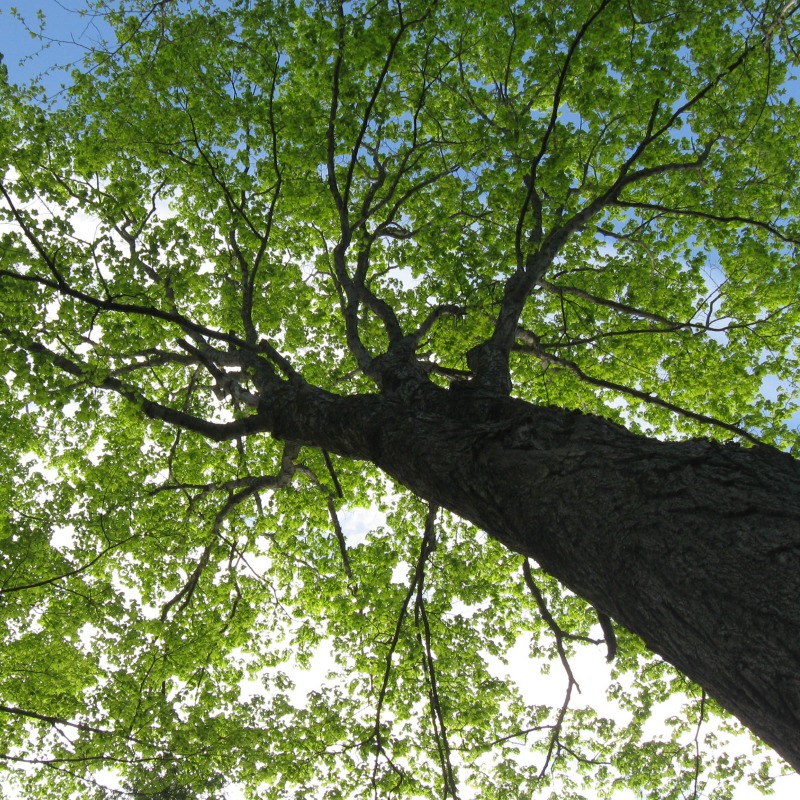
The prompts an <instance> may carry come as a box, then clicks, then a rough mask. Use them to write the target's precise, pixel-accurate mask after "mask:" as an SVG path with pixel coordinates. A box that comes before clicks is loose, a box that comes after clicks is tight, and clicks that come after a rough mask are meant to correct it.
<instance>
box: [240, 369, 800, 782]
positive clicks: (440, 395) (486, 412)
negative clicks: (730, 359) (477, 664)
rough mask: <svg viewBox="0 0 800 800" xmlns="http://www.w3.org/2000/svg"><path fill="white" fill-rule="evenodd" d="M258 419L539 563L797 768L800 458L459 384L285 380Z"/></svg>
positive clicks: (251, 425)
mask: <svg viewBox="0 0 800 800" xmlns="http://www.w3.org/2000/svg"><path fill="white" fill-rule="evenodd" d="M267 395H268V397H267V396H262V404H261V406H260V408H259V412H258V413H257V414H256V415H255V416H254V417H251V418H250V420H249V422H248V429H249V430H250V431H255V430H269V431H271V432H272V433H273V434H274V435H276V436H278V437H280V438H284V439H288V440H295V441H298V442H302V443H307V444H310V445H314V446H318V447H325V448H327V449H329V450H331V451H334V452H336V453H339V454H340V455H342V456H347V457H350V458H355V459H364V460H368V461H371V462H373V463H375V464H376V465H378V466H379V467H381V468H382V469H384V470H385V471H386V472H387V473H388V474H389V475H391V476H392V477H393V478H395V479H397V480H398V481H400V482H401V483H402V484H404V485H405V486H407V487H409V488H410V489H412V490H413V491H415V492H416V493H418V494H419V495H420V496H421V497H423V498H425V499H427V500H431V501H435V502H436V503H438V504H441V505H443V506H445V507H447V508H449V509H450V510H451V511H453V512H455V513H457V514H459V515H460V516H462V517H464V518H465V519H468V520H470V521H471V522H473V523H474V524H475V525H477V526H478V527H480V528H481V529H483V530H484V531H486V532H487V533H488V534H489V535H491V536H493V537H494V538H496V539H497V540H499V541H500V542H502V543H503V544H504V545H506V546H507V547H509V548H511V549H512V550H515V551H517V552H519V553H521V554H523V555H526V556H529V557H531V558H533V559H535V560H536V561H537V562H538V563H539V564H540V565H541V566H542V567H543V568H544V569H545V570H547V571H548V572H549V573H550V574H552V575H553V576H555V577H556V578H557V579H559V580H560V581H562V582H563V583H564V584H565V585H566V586H568V587H569V588H570V589H572V590H573V591H574V592H576V593H577V594H579V595H581V596H582V597H584V598H585V599H586V600H588V601H589V602H591V603H592V604H593V605H594V606H595V607H596V608H598V609H599V610H601V611H604V612H606V613H607V614H609V615H610V616H611V617H612V618H613V619H615V620H616V621H617V622H618V623H620V624H621V625H624V626H625V627H626V628H628V629H629V630H631V631H633V632H635V633H636V634H638V635H639V636H641V637H642V638H643V639H644V641H645V642H646V644H647V646H648V647H649V648H651V649H652V650H653V651H654V652H655V653H658V654H659V655H660V656H662V657H663V658H664V659H666V660H667V661H669V662H670V663H672V664H673V665H674V666H676V667H677V668H678V669H679V670H681V671H682V672H683V673H685V674H686V675H687V676H689V677H690V678H691V679H693V680H694V681H696V682H697V683H699V684H700V685H701V686H703V687H704V688H705V689H706V690H707V691H708V693H709V694H710V695H711V696H712V697H714V698H715V699H716V700H717V701H718V702H719V703H720V704H721V705H722V706H723V707H725V708H726V709H727V710H728V711H730V712H731V713H733V714H734V715H736V716H737V717H738V718H739V719H740V720H741V721H742V722H743V723H744V724H745V725H746V726H748V727H749V728H750V729H751V730H752V731H754V732H755V733H756V734H757V735H758V736H760V737H761V738H762V739H763V740H764V741H765V742H767V743H768V744H769V745H771V746H772V747H773V748H774V749H775V750H776V751H777V752H778V753H779V754H780V755H781V756H783V758H785V759H786V760H787V761H788V762H789V763H790V764H791V765H792V766H793V767H794V768H795V769H798V770H800V465H798V464H797V463H796V462H795V461H794V460H793V459H792V458H790V457H789V456H787V455H784V454H781V453H779V452H777V451H773V450H772V449H770V448H766V447H764V448H761V447H754V448H743V447H739V446H738V445H734V444H728V445H722V444H718V443H714V442H710V441H705V440H692V441H686V442H678V443H675V442H662V441H657V440H651V439H647V438H645V437H641V436H637V435H635V434H632V433H630V432H629V431H627V430H625V429H624V428H622V427H620V426H618V425H615V424H613V423H611V422H608V421H606V420H602V419H599V418H596V417H592V416H586V415H583V414H580V413H578V412H573V411H566V410H563V409H557V408H550V407H538V406H533V405H530V404H528V403H525V402H523V401H521V400H516V399H511V398H507V397H492V396H488V395H486V394H482V393H481V392H480V391H475V390H470V389H469V388H462V389H460V390H457V389H451V390H449V391H446V390H443V389H439V388H436V387H434V386H432V385H430V384H422V385H418V386H417V388H416V390H414V391H409V392H407V393H406V394H405V396H403V397H402V398H401V397H400V396H391V395H388V396H387V395H386V394H375V395H362V396H352V397H338V396H335V395H331V394H328V393H326V392H324V391H321V390H319V389H314V388H313V387H309V386H307V385H292V384H291V383H284V384H281V385H280V386H276V385H275V384H273V386H272V388H271V390H270V391H269V392H268V393H267Z"/></svg>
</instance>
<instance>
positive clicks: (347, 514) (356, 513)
mask: <svg viewBox="0 0 800 800" xmlns="http://www.w3.org/2000/svg"><path fill="white" fill-rule="evenodd" d="M339 523H340V524H341V526H342V532H343V533H344V538H345V541H346V542H347V544H348V546H349V547H357V546H358V545H360V544H363V543H364V542H365V541H366V539H367V534H368V533H369V532H370V531H374V530H375V529H376V528H380V527H381V526H383V525H385V524H386V514H384V513H383V512H382V511H379V510H378V509H377V508H375V507H374V506H371V507H370V508H345V509H343V510H342V511H340V512H339Z"/></svg>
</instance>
